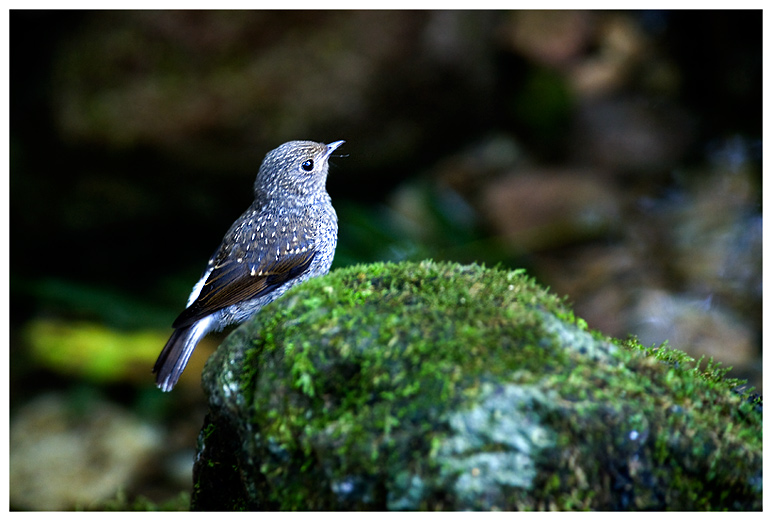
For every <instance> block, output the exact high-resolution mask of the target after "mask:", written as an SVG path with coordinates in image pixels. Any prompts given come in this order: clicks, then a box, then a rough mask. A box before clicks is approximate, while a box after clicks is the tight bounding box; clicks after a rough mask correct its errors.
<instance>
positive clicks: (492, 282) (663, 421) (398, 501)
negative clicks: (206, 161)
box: [192, 261, 762, 510]
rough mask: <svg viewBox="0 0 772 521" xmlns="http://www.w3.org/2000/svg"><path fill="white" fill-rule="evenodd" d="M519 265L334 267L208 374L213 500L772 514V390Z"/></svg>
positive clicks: (200, 471) (202, 502)
mask: <svg viewBox="0 0 772 521" xmlns="http://www.w3.org/2000/svg"><path fill="white" fill-rule="evenodd" d="M738 384H739V382H738V381H736V380H731V379H727V378H725V376H724V371H722V370H719V369H717V368H716V367H715V366H713V365H712V364H708V366H707V367H705V365H704V364H703V365H702V367H700V364H699V363H695V362H694V360H693V359H691V358H689V357H688V356H686V355H685V354H683V353H681V352H679V351H674V350H669V349H666V348H643V347H641V346H640V345H639V344H638V343H637V342H636V341H634V340H632V339H630V340H627V341H619V340H614V339H611V338H608V337H604V336H602V335H600V334H598V333H596V332H593V331H590V330H588V328H587V326H586V324H585V323H584V321H583V320H581V319H578V318H575V317H574V315H573V313H572V312H571V310H570V309H569V308H568V307H567V306H566V305H565V304H564V303H563V302H562V301H561V300H560V299H558V298H557V297H555V296H554V295H552V294H550V293H548V292H547V291H545V290H544V289H542V288H541V287H540V286H538V285H537V284H536V283H534V282H533V281H532V280H531V279H530V278H528V277H526V276H525V275H523V273H522V272H519V271H515V272H507V271H500V270H495V269H486V268H483V267H479V266H474V265H471V266H461V265H457V264H440V263H433V262H428V261H425V262H422V263H420V264H418V263H400V264H372V265H360V266H352V267H349V268H346V269H340V270H335V271H333V272H332V273H331V274H330V275H328V276H325V277H322V278H319V279H314V280H311V281H309V282H307V283H306V284H304V285H302V286H301V287H298V288H294V289H293V290H292V291H291V292H288V294H287V295H286V296H285V297H284V298H283V299H280V300H279V301H277V302H276V303H274V304H272V305H271V306H268V307H266V308H265V309H264V310H263V311H262V312H261V313H260V314H259V315H258V316H257V317H256V318H254V319H253V320H251V321H249V322H247V323H245V324H244V325H243V326H242V327H240V328H239V329H237V330H236V331H235V332H234V333H233V334H232V335H231V336H230V337H229V338H228V339H227V340H226V341H225V343H224V344H223V345H222V346H221V347H220V349H219V350H218V351H217V352H216V353H215V355H213V356H212V358H211V359H210V360H209V362H208V363H207V367H206V370H205V372H204V387H205V390H206V392H207V394H208V395H209V403H210V410H209V414H208V416H207V418H206V420H205V423H204V427H203V429H202V431H201V434H200V437H199V449H198V451H199V453H198V456H197V458H196V464H195V469H194V493H193V499H192V501H193V505H192V506H193V508H194V509H198V510H233V509H260V510H587V509H593V510H647V509H655V510H661V509H668V510H714V509H730V510H760V509H761V497H762V482H761V476H762V474H761V472H762V471H761V465H762V458H761V454H762V451H761V447H762V446H761V412H760V410H761V403H760V399H755V400H754V399H751V398H749V397H747V396H744V395H743V394H742V393H738V392H737V386H738Z"/></svg>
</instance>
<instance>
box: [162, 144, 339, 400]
mask: <svg viewBox="0 0 772 521" xmlns="http://www.w3.org/2000/svg"><path fill="white" fill-rule="evenodd" d="M344 142H345V141H335V142H333V143H330V144H324V143H317V142H314V141H289V142H287V143H284V144H283V145H280V146H279V147H277V148H275V149H274V150H271V151H270V152H268V154H266V156H265V159H264V160H263V162H262V164H261V165H260V169H259V171H258V173H257V177H256V179H255V184H254V192H255V199H254V202H253V203H252V204H251V205H250V207H249V208H248V209H247V210H246V211H245V212H244V213H243V214H242V215H241V217H239V218H238V219H237V220H236V221H235V222H234V223H233V224H232V225H231V227H230V228H229V229H228V232H227V233H226V234H225V237H224V238H223V240H222V243H221V244H220V246H219V247H218V248H217V250H216V251H215V253H214V254H213V255H212V256H211V258H210V259H209V262H208V263H207V266H206V269H205V270H204V273H203V275H202V277H201V279H200V280H199V281H198V282H197V283H196V284H195V286H194V287H193V290H192V292H191V293H190V296H189V297H188V302H187V306H186V307H185V309H184V310H183V311H182V312H181V313H180V314H179V316H178V317H177V319H176V320H175V321H174V323H173V324H172V327H173V328H174V332H173V333H172V335H171V337H170V338H169V340H168V341H167V342H166V345H165V346H164V347H163V349H162V350H161V353H160V355H159V356H158V360H157V361H156V363H155V365H154V366H153V373H154V374H155V375H156V385H157V386H158V387H159V388H160V389H161V390H163V391H167V392H168V391H171V390H172V389H173V388H174V386H175V385H176V383H177V381H178V380H179V378H180V375H182V372H183V371H184V370H185V366H186V365H187V363H188V360H189V359H190V355H191V354H192V353H193V350H194V349H195V348H196V345H198V343H199V342H200V341H201V339H202V338H204V337H205V336H206V335H207V334H208V333H210V332H214V331H221V330H222V329H224V328H225V327H226V326H229V325H233V324H240V323H242V322H244V321H245V320H247V319H248V318H250V317H251V316H253V315H254V314H255V313H257V312H258V311H260V309H262V308H263V307H264V306H265V305H267V304H269V303H270V302H273V301H274V300H276V299H277V298H279V297H280V296H281V295H283V294H284V293H285V292H286V291H287V290H288V289H289V288H291V287H292V286H295V285H296V284H300V283H301V282H304V281H306V280H308V279H309V278H311V277H317V276H320V275H324V274H326V273H327V272H329V271H330V266H331V265H332V260H333V257H334V255H335V246H336V244H337V239H338V217H337V214H336V213H335V209H334V208H333V207H332V201H331V199H330V196H329V194H328V193H327V188H326V182H327V173H328V171H329V159H330V156H331V155H332V153H333V152H334V151H335V150H336V149H337V148H338V147H340V146H341V145H342V144H343V143H344Z"/></svg>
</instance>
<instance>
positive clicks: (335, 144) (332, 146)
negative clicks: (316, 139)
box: [326, 140, 345, 157]
mask: <svg viewBox="0 0 772 521" xmlns="http://www.w3.org/2000/svg"><path fill="white" fill-rule="evenodd" d="M343 143H345V141H343V140H341V141H335V142H333V143H330V144H329V145H327V154H326V155H327V157H330V155H331V154H332V153H333V152H334V151H335V149H336V148H338V147H339V146H341V145H342V144H343Z"/></svg>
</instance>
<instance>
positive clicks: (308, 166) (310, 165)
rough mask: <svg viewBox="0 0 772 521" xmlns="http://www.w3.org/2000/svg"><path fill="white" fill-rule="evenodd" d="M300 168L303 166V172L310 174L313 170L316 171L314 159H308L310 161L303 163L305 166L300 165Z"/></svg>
mask: <svg viewBox="0 0 772 521" xmlns="http://www.w3.org/2000/svg"><path fill="white" fill-rule="evenodd" d="M300 166H301V167H302V168H303V170H305V171H306V172H310V171H311V170H313V169H314V160H313V159H308V160H306V161H303V164H302V165H300Z"/></svg>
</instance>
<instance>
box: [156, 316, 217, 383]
mask: <svg viewBox="0 0 772 521" xmlns="http://www.w3.org/2000/svg"><path fill="white" fill-rule="evenodd" d="M211 321H212V318H211V316H209V317H205V318H202V319H201V320H198V321H196V322H194V323H192V324H190V325H188V326H183V327H180V328H177V329H175V330H174V333H172V336H171V337H169V340H168V341H167V342H166V345H165V346H164V348H163V349H162V350H161V354H160V355H158V360H156V362H155V365H154V366H153V373H155V375H156V377H155V383H156V385H157V386H158V387H159V388H161V390H163V391H171V390H172V388H174V386H175V385H176V384H177V380H179V379H180V376H181V375H182V372H183V371H184V370H185V366H186V365H188V360H189V359H190V355H191V354H193V350H194V349H195V348H196V345H198V343H199V341H201V339H202V338H204V336H205V335H206V334H207V333H208V332H209V331H210V329H211V327H210V325H211Z"/></svg>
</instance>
